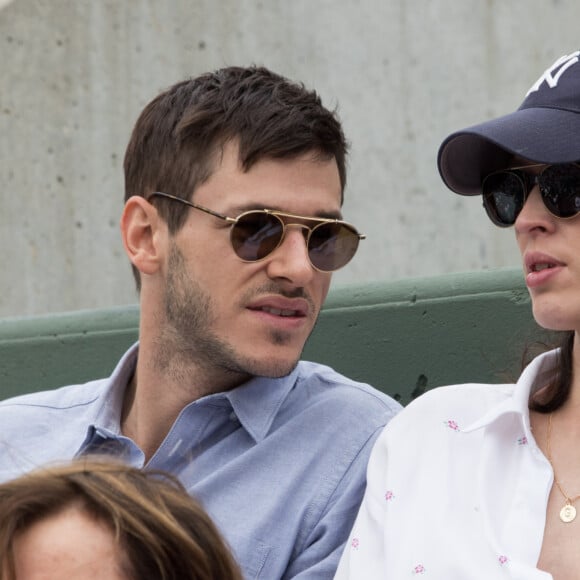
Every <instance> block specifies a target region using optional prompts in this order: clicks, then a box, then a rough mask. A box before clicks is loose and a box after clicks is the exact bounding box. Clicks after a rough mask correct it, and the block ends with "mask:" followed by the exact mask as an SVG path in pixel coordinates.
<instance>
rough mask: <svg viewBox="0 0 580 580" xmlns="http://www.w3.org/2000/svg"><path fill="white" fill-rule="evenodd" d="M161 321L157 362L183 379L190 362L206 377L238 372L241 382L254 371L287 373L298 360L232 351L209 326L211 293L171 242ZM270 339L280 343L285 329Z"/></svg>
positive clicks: (271, 374)
mask: <svg viewBox="0 0 580 580" xmlns="http://www.w3.org/2000/svg"><path fill="white" fill-rule="evenodd" d="M164 316H165V324H164V325H163V329H164V330H163V331H162V333H161V336H160V341H159V343H158V356H157V357H156V366H159V367H163V370H164V371H165V372H170V373H172V374H173V375H174V376H175V375H179V378H180V379H181V380H187V375H188V371H187V369H188V368H190V367H192V366H193V367H197V368H199V369H200V370H202V371H204V372H205V373H206V374H207V376H208V377H211V376H212V375H214V373H216V372H218V373H220V374H230V375H238V376H240V379H241V380H240V383H241V382H244V381H245V380H247V379H249V378H251V377H252V376H264V377H272V378H278V377H283V376H286V375H288V374H289V373H291V372H292V370H294V368H295V367H296V365H297V364H298V360H299V357H300V354H301V353H299V354H298V356H297V358H296V360H294V361H272V360H263V359H261V358H259V357H249V356H244V355H241V354H240V353H239V352H236V350H235V349H234V347H233V346H232V345H231V344H230V343H229V342H227V341H226V340H225V339H224V338H223V337H219V336H218V335H217V334H216V333H215V331H214V330H213V329H212V327H213V326H214V323H215V320H216V314H215V305H214V303H213V301H212V299H211V296H210V294H209V293H208V292H206V291H205V290H204V289H203V288H201V286H200V285H199V284H198V283H197V282H195V281H194V280H192V278H191V277H190V275H189V273H188V272H187V268H186V263H185V258H184V257H183V254H182V253H181V251H180V250H179V248H177V246H176V245H175V243H173V244H172V247H171V250H170V254H169V260H168V271H167V281H166V291H165V298H164ZM270 338H271V340H272V343H273V344H275V345H283V344H285V343H286V342H288V340H289V339H290V338H289V335H288V334H287V333H285V332H281V331H272V332H271V333H270Z"/></svg>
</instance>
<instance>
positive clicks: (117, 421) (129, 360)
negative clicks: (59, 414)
mask: <svg viewBox="0 0 580 580" xmlns="http://www.w3.org/2000/svg"><path fill="white" fill-rule="evenodd" d="M138 352H139V343H138V342H136V343H135V344H134V345H133V346H131V348H130V349H129V350H128V351H127V352H126V353H125V354H124V355H123V358H121V360H120V361H119V362H118V363H117V366H116V367H115V370H114V371H113V373H112V374H111V376H110V377H109V378H108V380H107V385H106V387H105V391H104V396H103V397H102V400H103V406H102V407H101V408H100V409H99V411H98V413H97V416H96V417H95V422H94V425H95V427H101V428H103V429H106V430H107V431H110V432H112V433H115V434H116V435H120V434H121V412H122V410H123V396H124V394H125V389H126V388H127V385H128V384H129V382H130V381H131V378H132V376H133V374H134V372H135V367H136V366H137V355H138Z"/></svg>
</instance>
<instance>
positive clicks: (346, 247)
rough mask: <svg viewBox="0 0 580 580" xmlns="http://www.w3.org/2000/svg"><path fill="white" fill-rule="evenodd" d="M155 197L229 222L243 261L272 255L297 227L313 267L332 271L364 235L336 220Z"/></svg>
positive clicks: (233, 241)
mask: <svg viewBox="0 0 580 580" xmlns="http://www.w3.org/2000/svg"><path fill="white" fill-rule="evenodd" d="M154 196H159V197H164V198H166V199H171V200H173V201H178V202H180V203H184V204H186V205H188V206H190V207H193V208H195V209H199V210H201V211H203V212H205V213H208V214H210V215H212V216H214V217H217V218H219V219H221V220H225V221H226V222H229V223H230V224H231V226H232V227H231V230H230V241H231V243H232V247H233V249H234V252H235V253H236V255H237V256H238V257H239V258H240V259H241V260H243V261H244V262H258V261H260V260H263V259H264V258H266V257H267V256H269V255H270V254H271V253H272V252H273V251H274V250H275V249H276V248H277V247H278V246H279V245H280V244H281V243H282V240H283V239H284V234H285V232H286V228H287V227H290V226H295V227H300V228H302V229H303V230H305V231H307V232H308V234H307V236H306V246H307V248H308V258H309V260H310V263H311V264H312V266H313V267H314V268H315V269H316V270H319V271H320V272H333V271H334V270H338V269H339V268H342V267H343V266H345V265H346V264H348V262H350V260H351V259H352V257H353V256H354V255H355V253H356V251H357V248H358V244H359V241H360V240H364V238H365V236H364V235H363V234H359V232H358V231H357V230H356V228H355V227H354V226H352V225H351V224H349V223H347V222H343V221H341V220H337V219H327V218H313V217H303V216H298V215H293V214H289V213H283V212H281V211H277V210H271V209H259V210H251V211H246V212H244V213H242V214H240V215H239V216H238V217H235V218H233V217H228V216H226V215H223V214H221V213H218V212H215V211H213V210H211V209H208V208H207V207H203V206H201V205H197V204H195V203H192V202H190V201H188V200H186V199H182V198H181V197H176V196H174V195H170V194H168V193H162V192H160V191H155V192H154V193H152V194H151V195H150V196H149V199H151V197H154ZM296 220H298V221H296ZM302 222H311V223H314V224H315V225H313V226H312V227H310V226H307V225H306V224H304V223H302Z"/></svg>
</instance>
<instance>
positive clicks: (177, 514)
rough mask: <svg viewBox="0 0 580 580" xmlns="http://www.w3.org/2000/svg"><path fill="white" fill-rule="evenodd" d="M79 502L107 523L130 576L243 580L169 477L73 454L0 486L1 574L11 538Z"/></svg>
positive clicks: (8, 564)
mask: <svg viewBox="0 0 580 580" xmlns="http://www.w3.org/2000/svg"><path fill="white" fill-rule="evenodd" d="M69 507H78V508H79V509H81V510H82V511H83V512H84V513H86V514H87V515H88V516H90V517H92V518H94V519H95V520H96V521H98V522H100V523H102V524H104V525H106V526H107V527H108V528H110V530H111V533H112V534H114V537H115V539H116V543H117V546H118V549H119V562H120V566H121V570H122V572H123V573H124V574H125V575H126V576H127V577H128V578H130V579H131V580H146V579H147V580H148V579H152V578H155V579H156V580H242V575H241V572H240V571H239V568H238V566H237V565H236V563H235V561H234V559H233V557H232V555H231V554H230V551H229V549H228V548H227V547H226V545H225V542H224V540H223V539H222V537H221V535H220V533H219V532H218V530H217V528H216V526H215V525H214V524H213V523H212V521H211V519H210V518H209V516H208V515H207V514H206V512H205V511H204V510H203V508H202V507H201V506H200V505H199V504H198V503H197V501H195V500H194V499H193V498H191V497H190V496H189V495H188V494H187V492H186V490H185V489H184V488H183V486H182V485H181V484H180V483H179V482H178V481H177V479H175V478H174V477H172V476H171V475H168V474H166V473H164V472H159V471H143V470H139V469H136V468H133V467H128V466H126V465H122V464H119V463H116V462H113V461H111V460H110V459H108V460H106V461H105V460H103V461H101V460H94V459H90V460H88V459H80V460H75V461H73V462H72V463H70V464H67V465H63V466H55V467H47V468H42V469H38V470H35V471H33V472H31V473H29V474H26V475H23V476H21V477H19V478H17V479H14V480H12V481H9V482H7V483H3V484H1V485H0V579H1V580H16V568H15V565H16V563H15V558H14V539H15V537H17V536H18V534H20V533H22V532H24V531H26V530H27V529H28V528H30V526H32V525H33V524H34V523H35V522H38V521H39V520H42V519H44V518H47V517H49V516H52V515H57V514H58V513H60V512H61V511H63V510H66V509H67V508H69Z"/></svg>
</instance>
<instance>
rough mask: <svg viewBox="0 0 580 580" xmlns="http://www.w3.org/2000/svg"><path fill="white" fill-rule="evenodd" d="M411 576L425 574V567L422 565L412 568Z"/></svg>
mask: <svg viewBox="0 0 580 580" xmlns="http://www.w3.org/2000/svg"><path fill="white" fill-rule="evenodd" d="M413 574H425V566H423V564H417V565H416V566H415V567H414V568H413Z"/></svg>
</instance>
